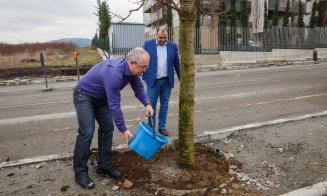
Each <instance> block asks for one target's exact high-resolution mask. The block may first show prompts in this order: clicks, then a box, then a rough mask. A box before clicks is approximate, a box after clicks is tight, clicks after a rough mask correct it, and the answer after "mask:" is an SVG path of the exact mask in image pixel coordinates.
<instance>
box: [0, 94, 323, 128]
mask: <svg viewBox="0 0 327 196" xmlns="http://www.w3.org/2000/svg"><path fill="white" fill-rule="evenodd" d="M247 95H248V93H244V94H243V93H241V94H236V95H224V96H218V97H207V98H201V99H195V101H206V100H213V99H222V98H231V97H240V96H241V97H242V96H247ZM325 95H327V93H321V94H315V95H306V96H300V97H293V98H287V99H279V100H272V101H265V102H258V103H250V104H241V105H236V107H245V106H251V105H263V104H269V103H276V102H281V101H292V100H299V99H306V98H311V97H319V96H325ZM176 104H178V101H170V103H169V105H170V106H172V105H176ZM229 108H231V107H224V109H229ZM138 109H140V110H141V109H143V106H142V105H138V106H134V105H127V106H122V110H129V111H131V110H138ZM211 110H212V111H213V110H216V109H212V108H211ZM195 112H197V113H198V112H201V111H195ZM177 114H178V113H176V114H170V115H169V116H175V115H177ZM75 116H76V114H75V112H64V113H55V114H44V115H34V116H28V117H19V118H10V119H2V120H0V125H8V124H18V123H27V122H38V121H44V120H53V119H61V118H71V117H75ZM138 120H140V118H136V119H129V120H127V121H138Z"/></svg>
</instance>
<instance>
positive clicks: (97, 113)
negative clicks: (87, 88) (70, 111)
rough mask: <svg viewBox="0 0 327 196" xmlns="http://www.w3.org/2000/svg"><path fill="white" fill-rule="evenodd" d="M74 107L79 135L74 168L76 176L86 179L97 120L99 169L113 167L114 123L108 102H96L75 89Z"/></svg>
mask: <svg viewBox="0 0 327 196" xmlns="http://www.w3.org/2000/svg"><path fill="white" fill-rule="evenodd" d="M73 97H74V106H75V110H76V115H77V121H78V126H79V127H78V135H77V138H76V144H75V150H74V157H73V167H74V172H75V175H76V176H78V177H84V176H86V175H88V166H87V162H88V158H89V154H90V146H91V142H92V138H93V133H94V129H95V120H96V121H97V122H98V124H99V129H98V148H99V162H98V166H97V167H98V168H99V169H107V168H110V167H111V166H112V151H111V148H112V137H113V131H114V123H113V118H112V114H111V112H110V109H109V106H108V102H107V100H106V99H105V100H96V99H94V98H92V97H90V96H88V95H86V94H84V93H83V92H82V91H81V90H80V89H78V87H75V89H74V93H73Z"/></svg>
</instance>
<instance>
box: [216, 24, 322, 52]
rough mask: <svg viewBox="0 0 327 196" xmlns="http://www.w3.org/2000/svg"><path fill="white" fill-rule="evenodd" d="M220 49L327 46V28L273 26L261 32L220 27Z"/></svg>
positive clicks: (250, 49) (264, 49) (241, 49)
mask: <svg viewBox="0 0 327 196" xmlns="http://www.w3.org/2000/svg"><path fill="white" fill-rule="evenodd" d="M218 36H219V42H218V49H219V51H271V50H272V49H274V48H279V49H314V48H319V47H320V48H326V47H327V28H325V27H315V28H297V27H272V28H270V29H265V30H264V31H263V32H261V33H255V34H254V33H251V32H250V29H246V28H239V29H237V28H231V27H225V28H224V27H220V29H219V34H218Z"/></svg>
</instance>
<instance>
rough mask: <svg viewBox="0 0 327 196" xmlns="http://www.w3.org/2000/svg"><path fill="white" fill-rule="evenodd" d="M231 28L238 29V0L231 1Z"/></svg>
mask: <svg viewBox="0 0 327 196" xmlns="http://www.w3.org/2000/svg"><path fill="white" fill-rule="evenodd" d="M230 11H231V15H230V26H231V27H234V28H236V19H237V16H236V0H231V10H230Z"/></svg>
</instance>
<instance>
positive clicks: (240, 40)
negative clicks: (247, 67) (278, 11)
mask: <svg viewBox="0 0 327 196" xmlns="http://www.w3.org/2000/svg"><path fill="white" fill-rule="evenodd" d="M125 31H129V32H125ZM252 31H253V30H252V28H240V27H231V26H223V25H220V26H201V27H200V28H195V29H194V33H195V35H194V39H195V40H194V48H195V53H196V54H218V53H219V52H220V51H253V52H255V51H271V50H272V49H274V48H275V49H314V48H327V28H326V27H315V28H297V27H272V28H269V29H265V30H264V31H263V32H261V33H252ZM133 32H134V34H133ZM135 32H136V31H135V29H134V30H133V28H126V29H125V30H124V34H123V33H120V34H119V33H116V34H115V35H114V34H112V35H114V36H116V37H117V36H122V37H121V38H120V40H125V42H126V43H130V42H128V40H131V38H132V39H137V40H139V41H138V42H137V43H138V45H137V46H142V44H141V42H143V41H144V40H149V39H154V38H155V36H156V29H155V28H153V29H150V30H149V29H147V31H146V33H145V34H144V35H143V34H142V35H141V34H137V36H136V35H135ZM125 34H126V35H129V36H128V37H129V38H128V39H127V38H126V36H125ZM168 34H169V36H168V38H169V40H171V41H174V42H176V43H177V44H179V43H178V42H179V27H174V28H168ZM134 35H135V36H134ZM113 38H114V37H113ZM113 38H112V39H111V40H112V41H113V43H111V45H110V46H112V47H109V41H110V39H109V38H108V36H107V37H106V38H105V39H100V40H99V43H98V44H97V46H98V47H100V48H101V49H103V50H105V51H107V52H108V53H111V54H127V53H128V52H129V51H130V50H131V49H132V48H133V47H131V46H130V44H125V45H122V46H120V45H119V44H117V43H118V42H117V41H115V40H118V39H113ZM134 41H135V40H134ZM125 42H122V43H125ZM119 43H120V42H119ZM116 45H117V46H116ZM118 46H119V47H118ZM109 50H111V51H109Z"/></svg>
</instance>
